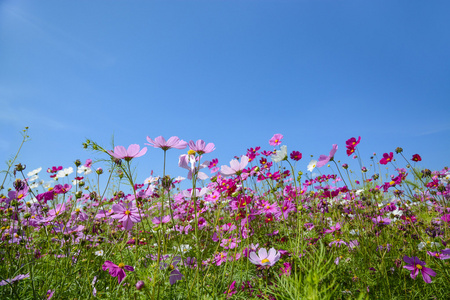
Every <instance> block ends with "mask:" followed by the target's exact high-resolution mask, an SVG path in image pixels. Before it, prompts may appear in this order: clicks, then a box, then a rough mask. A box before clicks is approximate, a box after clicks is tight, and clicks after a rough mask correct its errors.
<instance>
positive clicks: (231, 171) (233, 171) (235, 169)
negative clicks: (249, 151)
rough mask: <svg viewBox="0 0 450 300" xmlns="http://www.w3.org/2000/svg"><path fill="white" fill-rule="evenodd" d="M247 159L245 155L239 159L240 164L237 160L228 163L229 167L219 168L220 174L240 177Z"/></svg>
mask: <svg viewBox="0 0 450 300" xmlns="http://www.w3.org/2000/svg"><path fill="white" fill-rule="evenodd" d="M248 161H249V158H248V156H246V155H243V156H242V157H241V162H239V161H238V160H237V159H233V160H232V161H230V167H229V166H222V167H220V173H221V174H222V175H223V176H231V175H240V174H241V173H242V171H243V170H244V169H245V167H246V166H247V165H248Z"/></svg>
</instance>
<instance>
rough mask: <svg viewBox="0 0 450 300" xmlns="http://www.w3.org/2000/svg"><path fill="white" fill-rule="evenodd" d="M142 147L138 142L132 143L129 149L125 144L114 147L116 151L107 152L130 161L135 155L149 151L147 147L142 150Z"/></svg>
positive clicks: (138, 155)
mask: <svg viewBox="0 0 450 300" xmlns="http://www.w3.org/2000/svg"><path fill="white" fill-rule="evenodd" d="M140 148H141V147H140V146H139V145H138V144H132V145H130V146H128V149H125V147H124V146H116V147H114V152H112V151H111V150H107V151H106V152H108V154H109V155H111V156H113V157H115V158H117V159H125V160H126V161H130V160H132V159H133V158H134V157H140V156H142V155H144V154H145V153H146V152H147V147H144V148H142V150H140ZM139 150H140V151H139Z"/></svg>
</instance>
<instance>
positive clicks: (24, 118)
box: [0, 89, 73, 130]
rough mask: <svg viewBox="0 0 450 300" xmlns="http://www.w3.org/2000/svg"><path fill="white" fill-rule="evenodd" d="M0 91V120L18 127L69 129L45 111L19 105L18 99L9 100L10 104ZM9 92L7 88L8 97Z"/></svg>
mask: <svg viewBox="0 0 450 300" xmlns="http://www.w3.org/2000/svg"><path fill="white" fill-rule="evenodd" d="M1 91H2V90H1V89H0V106H1V107H2V109H1V110H0V122H2V123H6V124H7V125H8V126H14V127H19V128H20V127H25V126H37V127H44V128H45V129H53V130H71V127H70V126H69V125H68V124H67V123H65V122H62V121H60V120H57V119H54V118H52V117H50V116H49V115H48V114H46V113H45V112H42V111H39V110H37V109H33V108H32V107H31V106H20V103H21V102H20V101H14V102H12V101H11V102H12V103H14V104H11V103H10V102H9V101H8V100H6V99H5V98H4V97H3V95H2V93H1ZM11 93H12V91H11V90H9V96H10V97H11V96H12V94H11ZM19 93H20V92H19ZM72 130H73V128H72Z"/></svg>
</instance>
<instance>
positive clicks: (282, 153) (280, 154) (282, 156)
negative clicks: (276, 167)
mask: <svg viewBox="0 0 450 300" xmlns="http://www.w3.org/2000/svg"><path fill="white" fill-rule="evenodd" d="M270 158H272V161H273V162H276V163H279V162H280V161H282V160H286V159H287V146H286V145H283V146H281V147H280V150H278V151H277V152H276V153H275V154H273V155H272V156H271V157H270Z"/></svg>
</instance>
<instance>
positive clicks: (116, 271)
mask: <svg viewBox="0 0 450 300" xmlns="http://www.w3.org/2000/svg"><path fill="white" fill-rule="evenodd" d="M102 269H103V271H106V270H108V269H109V275H111V276H112V277H117V280H118V281H119V283H121V282H122V280H124V278H125V277H127V274H125V271H124V270H123V269H125V270H127V271H131V272H132V271H134V268H133V267H132V266H126V265H125V264H124V263H120V264H119V265H116V264H114V263H112V262H111V261H109V260H107V261H105V263H104V264H103V266H102Z"/></svg>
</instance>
